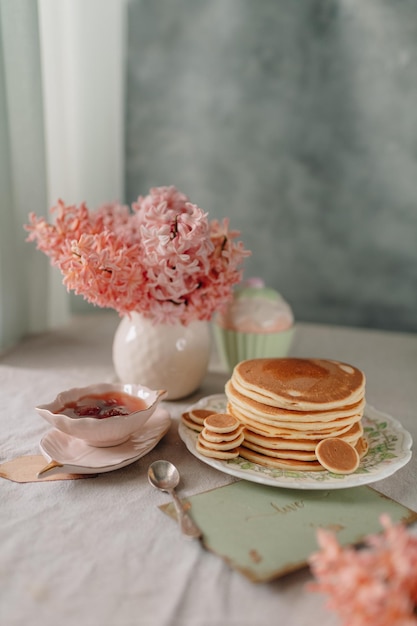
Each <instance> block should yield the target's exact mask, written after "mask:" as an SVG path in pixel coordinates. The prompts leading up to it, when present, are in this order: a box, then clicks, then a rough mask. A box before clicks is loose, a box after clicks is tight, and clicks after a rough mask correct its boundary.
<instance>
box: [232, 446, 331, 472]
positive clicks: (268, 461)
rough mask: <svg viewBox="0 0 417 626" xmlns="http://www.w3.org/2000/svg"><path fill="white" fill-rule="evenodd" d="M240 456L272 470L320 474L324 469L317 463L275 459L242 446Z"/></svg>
mask: <svg viewBox="0 0 417 626" xmlns="http://www.w3.org/2000/svg"><path fill="white" fill-rule="evenodd" d="M239 456H241V457H242V458H243V459H247V460H248V461H252V463H257V464H258V465H263V466H264V467H270V468H272V469H283V470H294V471H308V472H320V471H323V470H324V468H323V466H322V465H320V463H318V462H317V461H297V460H295V459H274V458H273V457H268V456H266V455H264V454H259V453H258V452H255V451H254V450H249V448H245V447H243V446H241V447H240V448H239Z"/></svg>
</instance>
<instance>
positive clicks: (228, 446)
mask: <svg viewBox="0 0 417 626" xmlns="http://www.w3.org/2000/svg"><path fill="white" fill-rule="evenodd" d="M243 440H244V434H243V431H242V432H240V433H239V434H238V435H237V437H235V438H234V439H231V440H224V441H210V440H209V439H207V438H206V433H205V430H204V429H203V430H202V431H201V433H200V434H199V435H198V441H199V442H200V443H201V444H202V445H203V446H205V447H206V448H209V449H210V450H232V448H238V447H239V446H240V445H241V444H242V443H243Z"/></svg>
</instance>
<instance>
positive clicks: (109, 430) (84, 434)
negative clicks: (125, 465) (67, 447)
mask: <svg viewBox="0 0 417 626" xmlns="http://www.w3.org/2000/svg"><path fill="white" fill-rule="evenodd" d="M109 393H116V394H117V393H124V394H127V395H129V396H132V397H133V398H135V399H140V400H143V401H144V403H145V408H144V409H140V410H138V411H134V412H132V413H129V414H128V415H113V416H111V417H106V418H105V419H97V418H95V417H88V416H69V415H66V414H64V413H60V411H62V409H63V407H65V406H66V405H68V404H69V403H73V402H77V401H78V400H80V399H81V398H83V397H85V396H100V395H105V394H109ZM166 393H167V392H166V391H165V390H154V389H149V388H148V387H145V386H144V385H133V384H123V383H114V384H112V383H100V384H96V385H89V386H87V387H74V388H73V389H68V390H66V391H61V393H59V394H58V395H57V396H56V398H55V400H53V401H52V402H49V403H47V404H41V405H39V406H37V407H36V408H35V410H36V411H37V413H38V414H39V415H40V416H41V417H43V418H44V419H45V420H46V421H47V422H49V423H50V424H51V425H52V426H53V427H54V428H57V429H58V430H61V431H62V432H64V433H66V434H67V435H71V436H72V437H77V438H78V439H83V440H84V441H86V442H87V443H88V444H89V445H91V446H95V447H99V448H104V447H109V446H117V445H119V444H121V443H123V442H124V441H127V440H128V439H129V437H130V436H131V435H133V433H136V432H137V431H139V430H140V429H141V427H142V426H143V425H144V424H145V423H146V421H147V420H148V419H149V418H150V417H151V415H152V414H153V413H154V411H155V409H156V407H157V406H158V404H159V402H160V400H162V398H163V397H165V395H166Z"/></svg>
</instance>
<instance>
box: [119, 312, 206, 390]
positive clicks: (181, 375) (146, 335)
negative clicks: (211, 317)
mask: <svg viewBox="0 0 417 626" xmlns="http://www.w3.org/2000/svg"><path fill="white" fill-rule="evenodd" d="M210 349H211V340H210V326H209V323H208V322H202V321H195V322H191V324H189V325H188V326H183V325H182V324H175V325H171V324H153V323H152V321H151V320H148V319H146V318H144V317H142V316H141V315H140V314H139V313H131V315H130V316H126V317H124V318H123V319H122V320H121V321H120V324H119V326H118V328H117V330H116V333H115V336H114V340H113V364H114V367H115V370H116V374H117V376H118V378H119V379H120V381H121V382H123V383H135V384H142V385H146V386H147V387H150V388H151V389H166V391H167V392H168V395H167V396H166V398H167V399H168V400H175V399H178V398H184V397H186V396H188V395H190V394H191V393H193V391H195V390H196V389H197V388H198V387H199V386H200V384H201V382H202V380H203V378H204V376H205V374H206V372H207V368H208V364H209V359H210Z"/></svg>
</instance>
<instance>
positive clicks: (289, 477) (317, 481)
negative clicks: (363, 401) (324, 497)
mask: <svg viewBox="0 0 417 626" xmlns="http://www.w3.org/2000/svg"><path fill="white" fill-rule="evenodd" d="M226 402H227V400H226V396H225V395H223V394H216V395H213V396H207V397H206V398H202V399H201V400H200V401H199V402H197V403H196V404H193V405H192V406H190V407H189V408H188V409H187V410H188V411H190V410H191V409H193V408H199V409H202V408H208V409H213V410H215V411H216V412H225V411H226ZM362 424H363V427H364V435H365V437H366V439H367V441H368V444H369V450H368V453H367V454H366V456H365V457H364V458H363V459H362V460H361V463H360V466H359V468H358V469H357V470H356V472H354V473H353V474H333V473H331V472H328V471H327V470H324V471H322V472H307V471H294V470H281V469H272V468H268V467H263V466H261V465H258V464H257V463H252V462H250V461H247V460H246V459H243V458H242V457H240V456H239V457H237V458H236V459H231V460H228V461H219V460H217V459H211V458H209V457H205V456H203V455H202V454H200V453H199V452H197V450H196V441H197V437H198V433H197V432H195V431H193V430H191V429H190V428H187V426H185V424H183V423H182V422H180V424H179V429H178V432H179V435H180V437H181V439H182V440H183V442H184V443H185V445H186V446H187V448H188V450H189V451H190V452H191V453H192V454H193V455H194V456H196V457H197V458H198V459H200V461H203V463H206V464H207V465H210V466H211V467H214V468H216V469H218V470H220V471H221V472H224V473H225V474H230V475H231V476H236V477H237V478H242V479H244V480H249V481H251V482H255V483H261V484H263V485H271V486H273V487H286V488H288V489H345V488H346V487H358V486H359V485H368V484H370V483H373V482H376V481H378V480H382V479H383V478H387V477H388V476H391V475H392V474H394V473H395V472H396V471H397V470H399V469H400V468H401V467H403V466H404V465H406V463H408V461H409V460H410V459H411V445H412V438H411V435H410V433H409V432H407V431H406V430H405V429H404V428H403V427H402V426H401V424H400V422H398V420H396V419H394V418H393V417H391V416H389V415H386V414H385V413H382V412H381V411H378V410H377V409H374V408H373V407H371V406H369V405H366V408H365V412H364V416H363V418H362Z"/></svg>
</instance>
